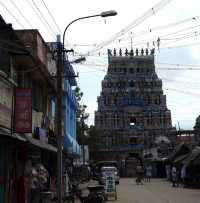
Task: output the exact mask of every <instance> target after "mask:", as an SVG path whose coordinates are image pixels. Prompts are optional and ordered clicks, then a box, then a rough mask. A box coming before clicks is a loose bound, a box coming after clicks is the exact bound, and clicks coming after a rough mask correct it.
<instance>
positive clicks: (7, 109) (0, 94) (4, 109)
mask: <svg viewBox="0 0 200 203" xmlns="http://www.w3.org/2000/svg"><path fill="white" fill-rule="evenodd" d="M12 96H13V89H12V87H10V86H9V85H8V84H7V82H4V81H3V79H1V81H0V112H1V113H0V125H1V126H3V127H6V128H11V115H12Z"/></svg>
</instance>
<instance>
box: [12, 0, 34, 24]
mask: <svg viewBox="0 0 200 203" xmlns="http://www.w3.org/2000/svg"><path fill="white" fill-rule="evenodd" d="M10 2H11V3H12V4H13V6H14V7H15V9H16V10H17V11H18V12H19V14H20V15H21V16H22V18H23V19H24V20H25V21H26V23H27V24H28V25H29V26H30V27H31V28H33V26H32V24H31V22H30V21H29V20H28V19H27V18H26V16H25V15H24V14H23V13H22V12H21V10H20V9H19V8H18V6H17V5H16V4H15V2H14V1H13V0H10Z"/></svg>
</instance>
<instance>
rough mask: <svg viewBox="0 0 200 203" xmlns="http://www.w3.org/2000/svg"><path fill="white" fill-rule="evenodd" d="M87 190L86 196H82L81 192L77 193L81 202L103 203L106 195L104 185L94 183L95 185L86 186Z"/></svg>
mask: <svg viewBox="0 0 200 203" xmlns="http://www.w3.org/2000/svg"><path fill="white" fill-rule="evenodd" d="M87 188H88V190H89V194H88V196H85V197H84V196H82V195H81V194H79V195H78V197H79V199H80V201H81V202H82V203H94V202H95V203H105V202H106V196H105V192H104V186H102V185H95V186H88V187H87Z"/></svg>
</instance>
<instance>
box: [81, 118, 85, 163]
mask: <svg viewBox="0 0 200 203" xmlns="http://www.w3.org/2000/svg"><path fill="white" fill-rule="evenodd" d="M84 128H85V123H84V114H82V115H81V134H82V152H83V165H85V145H84V144H85V143H84V142H85V140H84V139H85V138H84V132H85V129H84Z"/></svg>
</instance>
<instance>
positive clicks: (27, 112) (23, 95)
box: [14, 88, 32, 133]
mask: <svg viewBox="0 0 200 203" xmlns="http://www.w3.org/2000/svg"><path fill="white" fill-rule="evenodd" d="M14 126H15V132H16V133H32V91H31V88H16V89H15V120H14Z"/></svg>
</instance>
